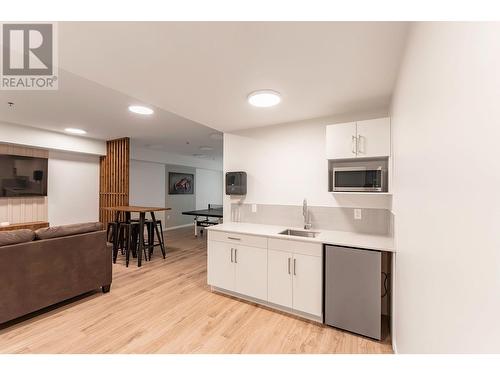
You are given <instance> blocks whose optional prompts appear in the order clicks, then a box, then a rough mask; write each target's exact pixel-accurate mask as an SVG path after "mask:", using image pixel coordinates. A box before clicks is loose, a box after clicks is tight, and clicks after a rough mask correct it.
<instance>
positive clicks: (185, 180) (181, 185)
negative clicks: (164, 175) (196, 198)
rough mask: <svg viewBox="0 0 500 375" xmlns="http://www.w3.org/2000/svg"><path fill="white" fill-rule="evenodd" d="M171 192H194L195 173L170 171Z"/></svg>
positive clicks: (169, 189)
mask: <svg viewBox="0 0 500 375" xmlns="http://www.w3.org/2000/svg"><path fill="white" fill-rule="evenodd" d="M168 193H169V194H194V174H191V173H177V172H168Z"/></svg>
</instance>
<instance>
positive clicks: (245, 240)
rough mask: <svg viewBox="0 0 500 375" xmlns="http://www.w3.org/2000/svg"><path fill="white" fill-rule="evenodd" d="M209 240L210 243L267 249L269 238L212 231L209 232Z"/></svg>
mask: <svg viewBox="0 0 500 375" xmlns="http://www.w3.org/2000/svg"><path fill="white" fill-rule="evenodd" d="M208 239H209V241H221V242H227V243H230V244H234V245H245V246H253V247H261V248H264V249H267V237H260V236H251V235H248V234H239V233H231V232H219V231H215V230H210V231H208Z"/></svg>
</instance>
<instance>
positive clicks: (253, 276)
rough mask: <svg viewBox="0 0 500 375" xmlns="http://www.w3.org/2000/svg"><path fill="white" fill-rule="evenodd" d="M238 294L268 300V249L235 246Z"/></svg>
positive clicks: (236, 287)
mask: <svg viewBox="0 0 500 375" xmlns="http://www.w3.org/2000/svg"><path fill="white" fill-rule="evenodd" d="M234 262H235V268H236V270H235V277H236V283H235V289H236V292H238V293H241V294H244V295H247V296H250V297H254V298H258V299H261V300H265V301H266V300H267V249H261V248H258V247H250V246H234Z"/></svg>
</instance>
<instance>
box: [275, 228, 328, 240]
mask: <svg viewBox="0 0 500 375" xmlns="http://www.w3.org/2000/svg"><path fill="white" fill-rule="evenodd" d="M278 234H284V235H286V236H296V237H311V238H314V237H316V236H317V235H318V234H319V232H313V231H310V230H298V229H285V230H284V231H283V232H279V233H278Z"/></svg>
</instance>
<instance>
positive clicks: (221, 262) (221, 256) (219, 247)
mask: <svg viewBox="0 0 500 375" xmlns="http://www.w3.org/2000/svg"><path fill="white" fill-rule="evenodd" d="M232 251H233V250H232V245H231V244H227V243H224V242H217V241H210V242H209V246H208V283H209V284H210V285H213V286H216V287H218V288H222V289H228V290H232V289H234V272H235V269H234V263H233V254H232Z"/></svg>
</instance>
